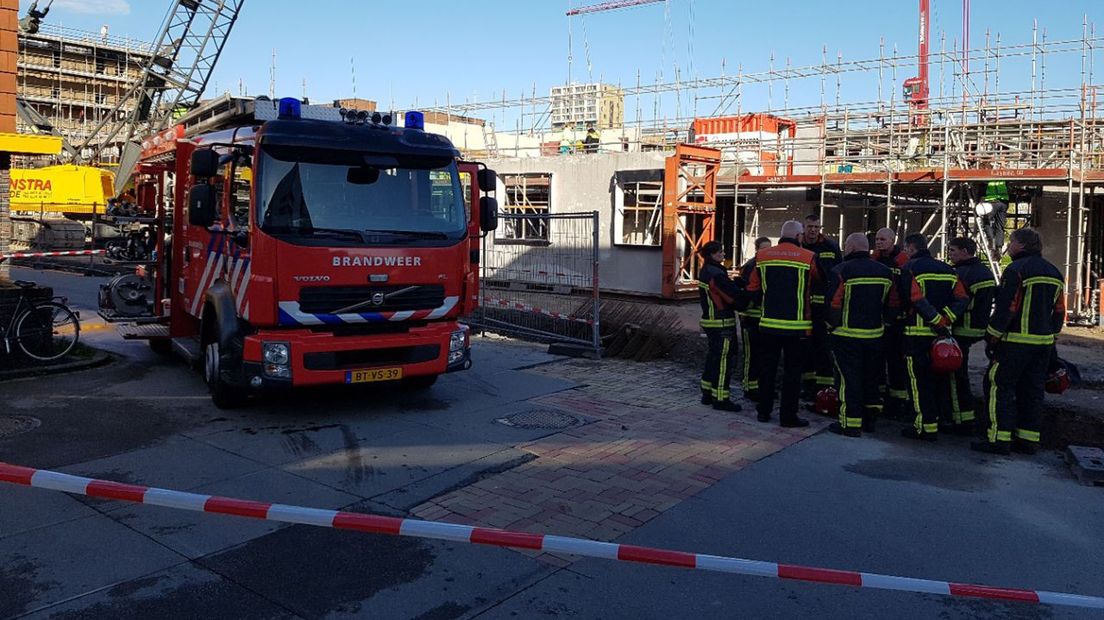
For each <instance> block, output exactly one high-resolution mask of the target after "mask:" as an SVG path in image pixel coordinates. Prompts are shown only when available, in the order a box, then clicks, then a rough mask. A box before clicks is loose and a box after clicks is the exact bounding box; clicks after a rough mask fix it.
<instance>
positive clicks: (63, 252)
mask: <svg viewBox="0 0 1104 620" xmlns="http://www.w3.org/2000/svg"><path fill="white" fill-rule="evenodd" d="M103 253H104V251H103V250H59V251H57V252H8V253H6V254H0V263H2V262H4V261H6V260H8V259H9V258H47V257H52V256H95V255H97V254H103Z"/></svg>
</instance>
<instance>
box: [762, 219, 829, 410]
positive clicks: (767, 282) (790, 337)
mask: <svg viewBox="0 0 1104 620" xmlns="http://www.w3.org/2000/svg"><path fill="white" fill-rule="evenodd" d="M801 233H802V226H801V222H796V221H793V220H791V221H788V222H786V223H785V224H783V225H782V238H781V239H780V240H779V241H778V245H776V246H774V247H772V248H765V249H763V250H759V251H758V252H756V254H755V269H754V270H753V271H752V272H751V279H750V281H749V282H748V286H747V292H748V293H749V295H750V297H751V300H752V301H753V302H755V303H758V305H759V308H760V309H761V316H760V319H759V344H760V345H761V346H760V349H761V352H760V353H759V355H760V357H761V361H762V365H761V366H760V367H759V369H760V374H759V400H758V401H756V407H755V408H756V410H757V411H758V414H759V416H758V419H759V421H760V422H769V421H770V419H771V411H773V410H774V397H775V382H776V379H777V376H778V361H779V358H781V359H782V360H783V372H782V404H781V407H780V409H779V422H780V424H781V425H782V426H784V427H788V428H796V427H801V426H808V425H809V422H808V420H803V419H801V418H799V417H798V416H797V408H798V402H799V400H800V397H801V370H802V365H803V362H804V358H805V357H807V356H808V348H807V347H806V343H807V342H808V337H809V335H810V334H811V333H812V330H813V319H812V308H811V307H810V300H809V296H810V291H811V290H812V289H813V287H814V286H816V285H818V284H819V283H820V273H819V272H818V271H817V265H816V256H814V255H813V253H812V252H810V251H809V250H806V249H804V248H802V247H801V245H800V241H799V240H798V238H799V237H800V236H801Z"/></svg>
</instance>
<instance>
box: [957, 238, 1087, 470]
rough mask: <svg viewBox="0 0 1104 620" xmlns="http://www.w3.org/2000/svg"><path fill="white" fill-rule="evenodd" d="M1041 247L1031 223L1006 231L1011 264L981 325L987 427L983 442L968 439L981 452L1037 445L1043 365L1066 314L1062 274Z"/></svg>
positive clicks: (1032, 450)
mask: <svg viewBox="0 0 1104 620" xmlns="http://www.w3.org/2000/svg"><path fill="white" fill-rule="evenodd" d="M1042 251H1043V243H1042V239H1041V238H1040V237H1039V233H1038V232H1036V231H1035V230H1033V229H1031V228H1020V229H1018V230H1015V231H1013V232H1012V234H1011V235H1010V236H1009V239H1008V254H1009V255H1010V256H1011V257H1012V264H1010V265H1009V266H1008V267H1006V268H1005V270H1004V273H1002V274H1001V280H1000V287H999V288H998V289H997V293H996V302H995V304H994V306H993V317H992V318H991V319H990V320H989V326H988V327H987V328H986V330H985V332H986V334H985V340H986V349H985V352H986V355H988V356H989V358H990V360H991V362H990V366H989V372H988V373H987V374H986V384H987V390H988V403H987V404H988V410H989V411H988V413H989V416H988V418H989V419H988V429H987V432H986V440H985V441H975V442H973V443H971V444H970V448H971V449H973V450H977V451H979V452H989V453H993V454H1008V453H1009V451H1010V449H1014V450H1016V451H1017V452H1023V453H1025V454H1034V453H1035V450H1036V449H1037V447H1038V445H1039V414H1040V413H1041V409H1042V404H1043V388H1044V383H1045V381H1046V374H1047V366H1048V365H1049V363H1050V359H1051V356H1052V354H1053V350H1054V340H1055V338H1054V337H1055V334H1057V333H1058V332H1060V331H1061V330H1062V325H1063V323H1064V322H1065V318H1066V301H1065V284H1064V282H1063V280H1062V274H1061V272H1059V271H1058V269H1057V268H1056V267H1055V266H1054V265H1052V264H1051V263H1050V262H1048V261H1047V260H1046V259H1045V258H1043V257H1042ZM1013 433H1014V434H1015V435H1014V436H1013Z"/></svg>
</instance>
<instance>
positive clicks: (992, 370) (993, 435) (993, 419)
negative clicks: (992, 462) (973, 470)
mask: <svg viewBox="0 0 1104 620" xmlns="http://www.w3.org/2000/svg"><path fill="white" fill-rule="evenodd" d="M999 367H1000V363H999V362H993V365H992V366H990V367H989V432H988V433H987V437H988V439H989V443H994V442H996V441H997V368H999Z"/></svg>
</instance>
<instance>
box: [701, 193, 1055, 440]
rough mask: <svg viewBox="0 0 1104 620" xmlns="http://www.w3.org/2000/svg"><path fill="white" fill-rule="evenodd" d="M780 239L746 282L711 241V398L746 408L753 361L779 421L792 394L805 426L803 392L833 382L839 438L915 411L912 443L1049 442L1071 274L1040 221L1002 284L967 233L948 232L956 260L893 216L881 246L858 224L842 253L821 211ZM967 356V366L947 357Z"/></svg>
mask: <svg viewBox="0 0 1104 620" xmlns="http://www.w3.org/2000/svg"><path fill="white" fill-rule="evenodd" d="M780 237H781V238H780V239H779V242H778V244H777V245H772V244H771V241H770V240H769V239H767V238H765V237H762V238H759V239H757V240H756V241H755V248H756V253H755V256H754V257H753V258H752V259H751V260H749V261H748V262H747V263H745V264H744V265H743V266H742V267H741V268H740V269H739V272H738V274H739V275H738V276H737V277H736V278H735V279H733V278H730V277H729V274H728V270H727V269H726V267H725V266H724V259H725V254H724V249H723V246H722V245H721V244H720V243H719V242H717V241H710V242H708V243H706V244H705V245H704V246H703V247H702V248H701V250H700V254H701V258H702V266H701V269H700V271H699V276H698V280H699V281H698V287H699V293H700V295H699V297H700V301H701V307H702V319H701V326H702V328H703V330H704V331H705V334H706V337H707V339H708V353H707V355H706V360H705V369H704V372H703V373H702V379H701V402H702V404H706V405H712V406H713V408H715V409H719V410H722V411H734V412H735V411H740V409H741V407H740V405H739V404H737V403H736V402H733V400H732V399H731V392H730V389H729V385H730V383H731V380H732V376H733V375H734V374H735V373H736V372H737V371H739V372H741V374H742V378H743V392H744V397H745V398H747V399H748V400H750V401H752V402H754V403H755V406H756V411H757V414H758V419H759V421H760V422H769V421H770V420H771V414H772V413H773V410H774V403H775V398H776V394H777V392H779V391H781V403H780V409H779V418H780V424H781V425H782V426H784V427H802V426H807V425H808V424H809V422H808V421H807V420H804V419H802V418H801V417H799V415H798V411H799V406H800V401H801V397H802V394H804V395H805V396H806V398H809V399H812V398H814V396H815V395H816V394H818V393H820V394H825V393H829V392H827V388H834V389H835V390H836V392H837V393H838V410H839V420H838V421H837V422H833V423H832V424H831V425H830V426H829V430H830V431H832V432H834V433H837V434H840V435H844V436H847V437H859V436H861V435H862V433H863V432H864V431H866V432H873V431H874V430H875V425H876V422H875V421H876V419H877V418H878V417H883V418H888V419H898V420H906V421H911V422H912V424H911V425H910V426H907V427H906V428H904V429H903V430H902V435H903V436H905V437H907V438H910V439H917V440H925V441H935V440H936V439H937V438H938V436H939V433H940V432H941V431H943V432H947V431H949V432H952V433H954V434H958V435H966V436H975V435H976V436H978V437H979V438H980V440H979V441H974V442H972V443H971V444H970V446H971V448H972V449H974V450H978V451H981V452H988V453H995V454H1008V453H1009V452H1010V451H1012V450H1016V451H1018V452H1023V453H1028V454H1032V453H1034V452H1035V450H1036V448H1037V446H1038V443H1039V426H1040V417H1041V409H1042V401H1043V393H1044V382H1045V381H1046V376H1047V371H1048V367H1049V365H1050V364H1051V362H1052V360H1054V359H1056V355H1055V352H1054V343H1055V335H1056V334H1057V333H1058V332H1059V331H1060V330H1061V328H1062V325H1063V323H1064V321H1065V313H1066V310H1065V291H1064V281H1063V279H1062V276H1061V273H1060V272H1059V271H1058V269H1057V268H1056V267H1055V266H1054V265H1052V264H1051V263H1049V262H1048V261H1047V260H1046V259H1044V258H1043V257H1042V240H1041V238H1040V237H1039V234H1038V232H1036V231H1035V230H1033V229H1031V228H1021V229H1018V230H1016V231H1014V232H1013V233H1012V234H1011V236H1010V238H1009V244H1008V250H1007V252H1008V255H1009V256H1010V257H1011V259H1012V262H1011V264H1009V265H1008V266H1007V267H1006V268H1005V269H1004V271H1003V273H1002V275H1001V279H1000V282H999V283H998V282H997V280H996V278H995V277H994V276H993V272H992V271H991V270H990V269H989V267H987V266H986V265H985V263H983V262H982V261H980V260H979V259H978V257H977V244H976V243H974V241H972V240H971V239H968V238H965V237H959V238H955V239H952V240H951V241H950V242H949V243H948V247H947V256H948V259H949V260H950V263H948V262H944V261H942V260H939V259H937V258H935V257H933V256H932V255H931V252H929V251H928V240H927V239H926V238H925V236H924V235H922V234H910V235H908V236H907V237H905V239H904V243H903V244H902V245H901V246H898V245H897V242H896V233H895V232H894V231H893V230H892V229H890V228H883V229H881V230H879V231H878V232H877V234H876V235H875V236H874V248H873V250H872V249H871V247H870V241H869V239H868V238H867V236H866V235H865V234H863V233H853V234H851V235H849V236H848V237H847V238H846V240H845V241H844V244H843V249H842V251H841V249H840V247H839V245H838V244H837V243H836V242H835V241H833V240H832V239H829V238H827V237H825V236H824V235H823V234H822V233H821V225H820V218H819V216H817V215H810V216H808V217H806V218H805V221H804V223H802V222H798V221H788V222H786V223H785V224H783V225H782V230H781V235H780ZM738 328H741V330H742V340H743V343H744V355H743V358H742V359H743V364H742V368H737V363H738V360H739V359H740V358H739V356H738V353H737V349H738V338H737V329H738ZM952 339H953V340H952ZM980 342H984V345H985V354H986V356H987V357H988V359H989V366H988V370H987V372H986V373H985V377H984V381H983V383H984V387H985V398H984V399H982V400H980V401H979V400H975V398H974V396H973V395H972V392H971V388H970V375H969V370H968V369H969V351H970V348H971V347H972V346H973V345H975V344H977V343H980ZM955 349H957V350H955ZM958 356H961V364H960V365H958V367H957V370H955V369H953V364H945V363H943V362H944V361H945V359H944V358H946V359H951V358H957V357H958ZM955 361H956V362H957V359H955ZM780 362H781V365H782V373H781V375H782V382H781V386H778V385H777V382H778V379H777V377H778V366H779V363H780ZM948 367H950V368H948ZM978 404H983V407H981V408H979V407H978V406H977V405H978ZM979 409H980V410H979Z"/></svg>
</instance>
